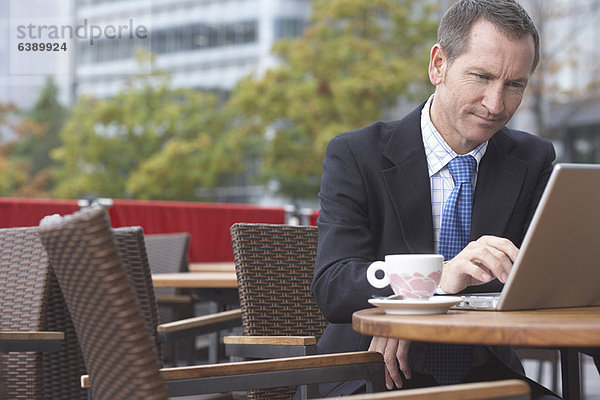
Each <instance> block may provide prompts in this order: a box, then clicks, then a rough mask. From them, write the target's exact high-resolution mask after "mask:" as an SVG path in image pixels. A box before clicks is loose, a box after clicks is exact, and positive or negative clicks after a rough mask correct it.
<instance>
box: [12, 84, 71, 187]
mask: <svg viewBox="0 0 600 400" xmlns="http://www.w3.org/2000/svg"><path fill="white" fill-rule="evenodd" d="M58 95H59V90H58V86H56V84H55V82H54V80H53V79H52V78H51V77H48V78H47V79H46V84H45V86H44V88H43V89H42V91H41V93H40V97H39V98H38V100H37V101H36V103H35V104H34V106H33V108H32V109H31V110H29V111H28V112H26V113H25V115H24V119H22V120H21V121H20V123H19V124H18V125H17V126H16V127H15V131H16V132H17V133H19V136H20V137H19V140H18V141H17V142H15V143H14V147H13V150H12V155H11V158H12V159H13V160H14V161H16V162H20V163H22V166H21V168H23V169H25V170H27V179H26V180H25V181H24V182H22V183H21V185H20V186H19V187H18V188H17V189H16V190H15V195H18V196H23V197H42V196H43V197H47V196H49V195H50V193H51V189H52V186H53V184H54V180H53V176H52V167H53V166H54V165H55V163H54V161H53V160H52V159H51V158H50V152H51V150H52V149H53V148H55V147H57V146H58V145H59V143H60V141H59V137H58V135H59V132H60V130H61V128H62V125H63V123H64V121H65V119H66V117H67V110H66V109H65V107H64V106H63V105H62V104H61V103H60V101H59V100H58Z"/></svg>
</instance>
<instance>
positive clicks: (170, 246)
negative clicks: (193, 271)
mask: <svg viewBox="0 0 600 400" xmlns="http://www.w3.org/2000/svg"><path fill="white" fill-rule="evenodd" d="M145 242H146V251H147V253H148V262H149V264H150V270H151V271H152V272H153V273H167V272H187V271H188V264H189V261H188V248H189V243H190V235H189V233H187V232H179V233H164V234H149V235H145ZM154 290H155V293H156V296H157V297H158V298H159V301H158V320H159V323H161V324H162V323H166V322H173V321H179V320H182V319H185V318H192V317H194V316H195V313H194V301H193V298H192V296H191V295H190V292H189V290H187V289H181V288H156V289H154ZM161 296H163V297H164V296H167V297H168V296H186V297H187V299H188V301H187V302H181V303H180V302H165V301H161V300H160V297H161ZM195 351H196V344H195V338H194V337H189V338H183V339H179V340H172V341H170V342H168V343H164V344H163V345H162V359H163V360H164V362H165V364H167V365H174V364H176V363H177V361H182V360H185V359H188V360H192V359H194V355H195V354H194V353H195Z"/></svg>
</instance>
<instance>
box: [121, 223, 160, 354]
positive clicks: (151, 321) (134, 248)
mask: <svg viewBox="0 0 600 400" xmlns="http://www.w3.org/2000/svg"><path fill="white" fill-rule="evenodd" d="M112 233H113V238H114V241H115V245H116V247H117V253H118V255H119V259H120V260H121V265H122V266H123V268H124V269H125V273H126V274H127V279H128V280H129V284H130V285H131V288H132V289H133V294H134V297H135V301H136V303H137V305H138V306H139V308H140V312H141V314H142V319H143V321H144V326H145V327H146V332H147V333H148V336H149V337H150V338H152V343H153V346H154V349H155V352H156V355H157V357H158V359H159V360H161V356H160V354H161V348H160V342H159V341H158V336H157V334H156V327H157V326H158V323H159V322H158V308H157V305H156V297H155V295H154V285H153V284H152V275H151V273H150V267H149V260H148V258H149V257H148V255H147V253H146V246H145V237H144V231H143V230H142V228H141V227H139V226H132V227H124V228H116V229H113V230H112Z"/></svg>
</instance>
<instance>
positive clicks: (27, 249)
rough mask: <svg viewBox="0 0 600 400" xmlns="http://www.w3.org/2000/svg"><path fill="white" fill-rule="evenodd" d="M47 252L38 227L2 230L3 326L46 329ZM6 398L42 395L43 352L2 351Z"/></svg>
mask: <svg viewBox="0 0 600 400" xmlns="http://www.w3.org/2000/svg"><path fill="white" fill-rule="evenodd" d="M48 271H49V269H48V262H47V258H46V252H45V251H44V248H43V247H42V244H41V242H40V239H39V235H38V230H37V228H8V229H0V329H2V330H15V331H29V330H33V331H35V330H45V329H46V327H45V325H44V320H43V313H44V309H45V307H46V306H45V303H44V290H45V287H46V285H47V284H48V279H49V278H48ZM0 368H1V370H2V372H3V373H4V375H5V376H4V377H2V380H3V383H4V384H3V390H4V396H6V398H7V399H17V400H20V399H27V400H29V399H39V398H41V391H42V386H41V385H42V381H41V379H40V377H41V374H40V368H41V354H40V353H25V352H23V353H17V352H15V353H8V354H2V353H0Z"/></svg>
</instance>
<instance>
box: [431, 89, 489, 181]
mask: <svg viewBox="0 0 600 400" xmlns="http://www.w3.org/2000/svg"><path fill="white" fill-rule="evenodd" d="M433 96H434V95H433V94H432V95H431V96H430V97H429V99H428V100H427V102H426V103H425V106H424V107H423V110H422V111H421V132H422V134H423V145H424V146H425V155H426V157H427V167H428V169H429V177H432V176H433V175H435V174H437V173H438V172H439V171H440V170H441V169H442V168H444V167H445V166H446V165H447V164H448V163H449V162H450V161H451V160H452V159H453V158H454V157H456V156H457V155H458V154H456V153H455V152H454V150H452V149H451V148H450V146H449V145H448V143H446V141H445V140H444V138H442V135H440V133H439V132H438V130H437V129H436V128H435V126H434V125H433V123H432V122H431V117H430V114H429V111H430V109H431V102H432V100H433ZM487 145H488V142H487V141H486V142H483V143H482V144H480V145H479V146H477V147H476V148H475V149H474V150H473V151H471V152H469V153H468V154H469V155H472V156H473V157H474V158H475V160H476V161H477V169H479V161H481V159H482V158H483V155H484V154H485V151H486V149H487Z"/></svg>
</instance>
